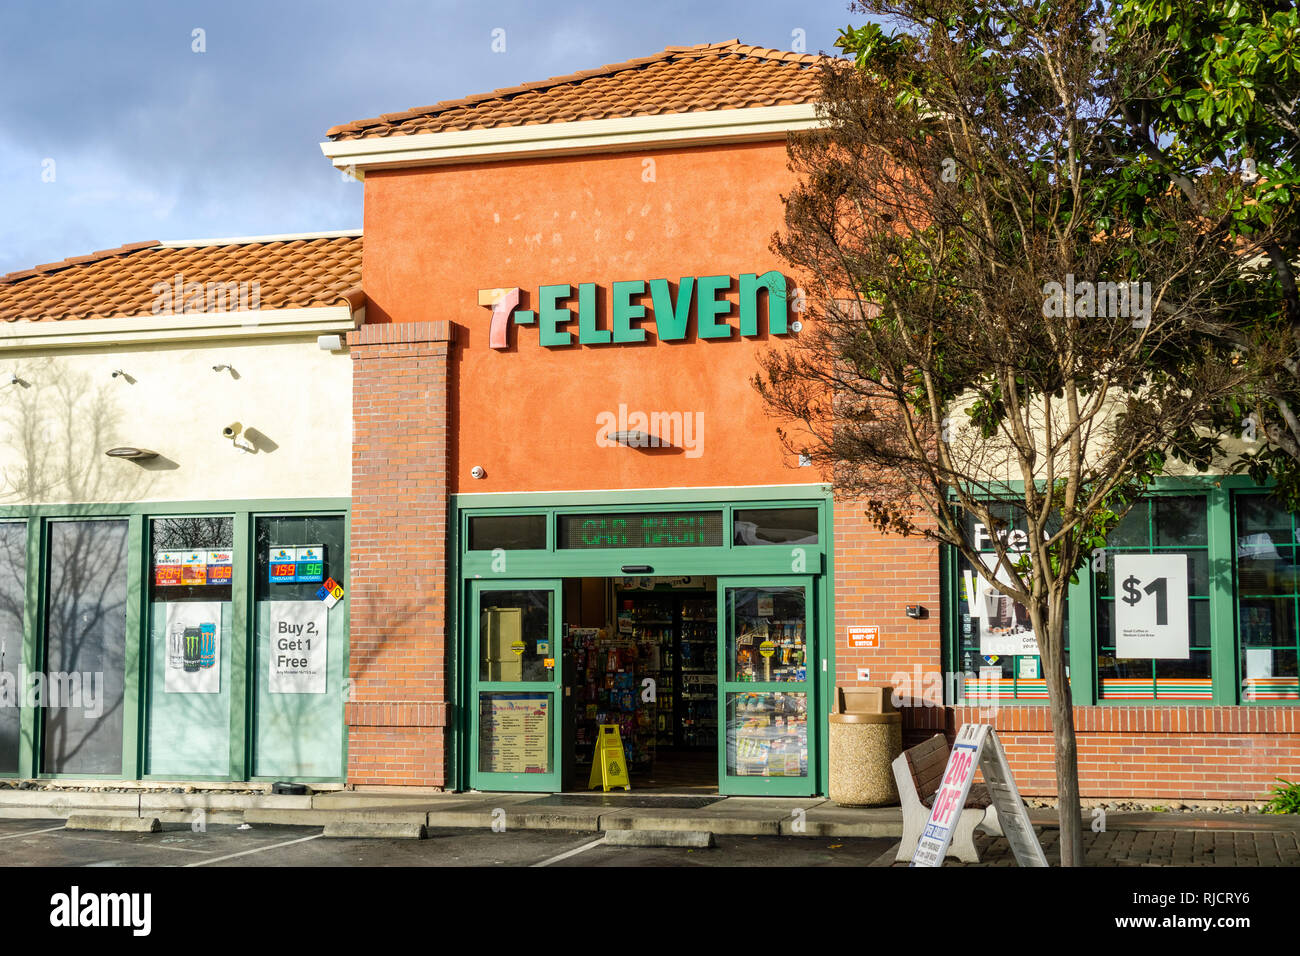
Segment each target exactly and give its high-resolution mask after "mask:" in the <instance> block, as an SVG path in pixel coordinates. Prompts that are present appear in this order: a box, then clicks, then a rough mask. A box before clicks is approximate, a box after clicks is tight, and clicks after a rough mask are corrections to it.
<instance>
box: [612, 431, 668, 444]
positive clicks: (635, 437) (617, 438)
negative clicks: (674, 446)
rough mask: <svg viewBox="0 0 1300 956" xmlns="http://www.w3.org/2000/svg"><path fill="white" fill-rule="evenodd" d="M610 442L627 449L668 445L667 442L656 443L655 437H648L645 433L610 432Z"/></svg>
mask: <svg viewBox="0 0 1300 956" xmlns="http://www.w3.org/2000/svg"><path fill="white" fill-rule="evenodd" d="M609 440H610V441H612V442H614V443H615V444H616V445H623V446H625V447H627V448H653V447H655V445H659V446H663V445H666V444H667V442H663V441H655V439H654V437H653V436H651V435H647V434H646V433H645V432H631V431H629V432H610V433H609ZM652 442H653V443H654V444H652Z"/></svg>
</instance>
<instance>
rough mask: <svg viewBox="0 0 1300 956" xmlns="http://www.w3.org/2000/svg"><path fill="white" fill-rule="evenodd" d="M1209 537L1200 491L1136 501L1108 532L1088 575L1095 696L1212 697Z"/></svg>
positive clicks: (1166, 698)
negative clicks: (1100, 559)
mask: <svg viewBox="0 0 1300 956" xmlns="http://www.w3.org/2000/svg"><path fill="white" fill-rule="evenodd" d="M1208 543H1209V541H1208V530H1207V520H1206V501H1205V498H1204V496H1201V495H1178V496H1161V497H1155V498H1151V499H1148V500H1146V501H1143V502H1140V503H1139V504H1137V505H1136V506H1134V508H1133V509H1132V511H1130V512H1129V514H1128V516H1127V517H1126V518H1125V519H1124V521H1123V522H1122V523H1121V525H1120V526H1119V527H1118V528H1116V529H1115V530H1114V531H1113V532H1112V533H1111V535H1110V537H1109V539H1108V540H1107V543H1106V550H1105V570H1104V571H1101V572H1099V573H1097V574H1096V575H1095V576H1094V614H1095V626H1096V635H1097V675H1098V679H1099V688H1098V696H1099V697H1100V698H1102V699H1105V700H1211V699H1212V697H1213V693H1212V691H1213V686H1212V681H1211V672H1210V596H1209V591H1210V558H1209V548H1208ZM1129 556H1144V557H1142V559H1141V560H1140V561H1137V562H1135V561H1131V560H1129ZM1171 592H1172V593H1173V594H1174V595H1180V594H1185V595H1186V598H1185V601H1186V606H1185V608H1180V607H1178V606H1177V604H1178V603H1179V602H1178V601H1177V599H1176V597H1175V598H1170V597H1169V594H1170V593H1171ZM1170 601H1173V602H1174V603H1173V605H1172V606H1171V605H1170ZM1184 621H1185V624H1184V623H1183V622H1184ZM1126 647H1127V648H1133V649H1145V648H1149V650H1143V652H1142V655H1141V656H1136V655H1133V654H1132V652H1131V651H1129V652H1127V653H1128V656H1121V655H1123V654H1125V653H1126V651H1125V648H1126Z"/></svg>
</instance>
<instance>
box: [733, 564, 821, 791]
mask: <svg viewBox="0 0 1300 956" xmlns="http://www.w3.org/2000/svg"><path fill="white" fill-rule="evenodd" d="M812 595H813V589H812V579H811V578H806V577H776V578H719V579H718V620H719V621H720V622H721V623H722V626H721V627H720V628H719V630H718V640H719V647H718V666H719V671H720V673H719V693H718V726H719V727H721V728H725V729H726V738H725V746H723V747H720V748H719V753H718V784H719V789H720V791H721V792H722V793H726V794H783V795H788V796H804V795H811V794H814V793H815V792H816V790H817V773H816V767H815V763H816V760H815V756H814V755H815V754H816V746H815V744H816V741H815V734H816V728H815V722H814V726H813V728H812V732H811V733H810V727H809V720H808V717H809V714H810V713H812V714H814V715H815V714H816V706H815V701H816V700H817V697H816V690H815V683H816V669H815V668H814V667H813V666H812V665H813V663H814V662H815V661H816V660H817V653H816V640H815V636H816V633H817V632H816V627H815V626H814V616H813V604H812ZM719 742H720V743H721V741H719Z"/></svg>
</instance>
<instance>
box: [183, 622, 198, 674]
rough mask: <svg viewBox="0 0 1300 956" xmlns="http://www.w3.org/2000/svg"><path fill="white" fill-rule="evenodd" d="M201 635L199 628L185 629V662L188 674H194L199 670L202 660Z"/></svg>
mask: <svg viewBox="0 0 1300 956" xmlns="http://www.w3.org/2000/svg"><path fill="white" fill-rule="evenodd" d="M200 640H201V635H200V633H199V629H198V628H197V627H187V628H186V629H185V662H184V667H185V671H186V673H193V672H194V671H196V670H198V669H199V663H200V661H201V659H202V653H201V649H200V647H199V642H200Z"/></svg>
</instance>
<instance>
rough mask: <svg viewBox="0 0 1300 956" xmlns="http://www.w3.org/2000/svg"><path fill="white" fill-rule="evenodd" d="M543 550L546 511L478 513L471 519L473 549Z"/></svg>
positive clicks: (471, 548) (470, 532)
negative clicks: (502, 513) (500, 513)
mask: <svg viewBox="0 0 1300 956" xmlns="http://www.w3.org/2000/svg"><path fill="white" fill-rule="evenodd" d="M497 548H500V549H502V550H503V551H544V550H546V515H544V514H541V515H479V516H476V517H472V518H470V519H469V549H468V550H470V551H493V550H495V549H497Z"/></svg>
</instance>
